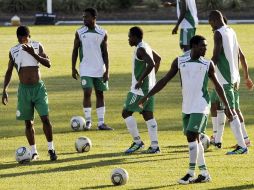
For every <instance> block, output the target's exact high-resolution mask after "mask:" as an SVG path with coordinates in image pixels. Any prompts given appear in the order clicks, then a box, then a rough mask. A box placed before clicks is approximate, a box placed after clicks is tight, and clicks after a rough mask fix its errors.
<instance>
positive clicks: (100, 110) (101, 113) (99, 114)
mask: <svg viewBox="0 0 254 190" xmlns="http://www.w3.org/2000/svg"><path fill="white" fill-rule="evenodd" d="M105 110H106V109H105V106H104V107H100V108H96V112H97V117H98V126H100V125H102V124H103V123H104V115H105Z"/></svg>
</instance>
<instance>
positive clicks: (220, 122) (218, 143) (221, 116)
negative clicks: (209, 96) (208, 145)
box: [214, 103, 226, 148]
mask: <svg viewBox="0 0 254 190" xmlns="http://www.w3.org/2000/svg"><path fill="white" fill-rule="evenodd" d="M219 104H220V103H219ZM223 108H224V107H223V105H222V104H220V105H219V106H218V110H217V133H216V136H215V143H214V145H215V147H216V148H221V147H222V137H223V132H224V128H225V122H226V115H225V113H224V109H223Z"/></svg>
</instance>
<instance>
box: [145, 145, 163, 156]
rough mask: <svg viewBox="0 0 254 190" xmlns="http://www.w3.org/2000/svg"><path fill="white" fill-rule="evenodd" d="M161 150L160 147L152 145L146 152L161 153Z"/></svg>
mask: <svg viewBox="0 0 254 190" xmlns="http://www.w3.org/2000/svg"><path fill="white" fill-rule="evenodd" d="M160 152H161V150H160V147H158V146H157V147H156V148H152V147H151V146H150V147H149V148H148V149H147V150H146V151H145V153H147V154H157V153H160Z"/></svg>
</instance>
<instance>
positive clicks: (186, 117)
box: [182, 113, 208, 135]
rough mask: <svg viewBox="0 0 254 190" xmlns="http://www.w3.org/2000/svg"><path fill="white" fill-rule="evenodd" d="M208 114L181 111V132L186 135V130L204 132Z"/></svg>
mask: <svg viewBox="0 0 254 190" xmlns="http://www.w3.org/2000/svg"><path fill="white" fill-rule="evenodd" d="M207 117H208V115H206V114H203V113H191V114H185V113H182V119H183V132H184V134H185V135H186V132H187V131H191V132H195V133H205V130H206V126H207Z"/></svg>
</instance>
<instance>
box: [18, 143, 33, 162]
mask: <svg viewBox="0 0 254 190" xmlns="http://www.w3.org/2000/svg"><path fill="white" fill-rule="evenodd" d="M15 158H16V161H17V162H18V163H20V164H23V163H27V162H30V161H31V159H32V153H31V150H30V149H29V148H27V147H24V146H21V147H19V148H18V149H17V150H16V153H15Z"/></svg>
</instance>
